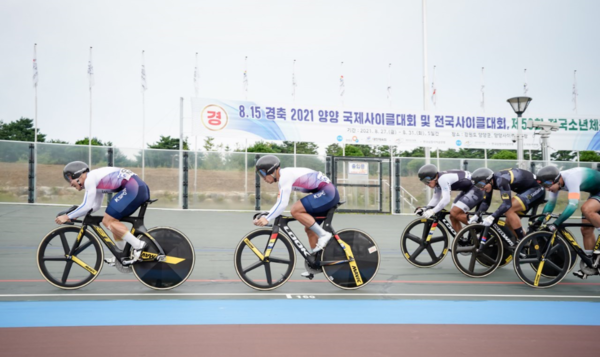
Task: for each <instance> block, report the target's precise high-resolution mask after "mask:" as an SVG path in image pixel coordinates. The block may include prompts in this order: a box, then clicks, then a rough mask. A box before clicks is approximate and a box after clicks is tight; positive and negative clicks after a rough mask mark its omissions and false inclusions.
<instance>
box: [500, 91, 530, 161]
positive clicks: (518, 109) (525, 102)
mask: <svg viewBox="0 0 600 357" xmlns="http://www.w3.org/2000/svg"><path fill="white" fill-rule="evenodd" d="M506 101H507V102H508V103H509V104H510V106H511V107H512V108H513V110H514V111H515V113H516V114H517V165H518V166H519V168H521V169H526V168H527V167H526V165H525V160H524V158H523V123H522V122H521V116H522V115H523V113H525V110H527V106H529V103H530V102H531V98H530V97H514V98H510V99H507V100H506Z"/></svg>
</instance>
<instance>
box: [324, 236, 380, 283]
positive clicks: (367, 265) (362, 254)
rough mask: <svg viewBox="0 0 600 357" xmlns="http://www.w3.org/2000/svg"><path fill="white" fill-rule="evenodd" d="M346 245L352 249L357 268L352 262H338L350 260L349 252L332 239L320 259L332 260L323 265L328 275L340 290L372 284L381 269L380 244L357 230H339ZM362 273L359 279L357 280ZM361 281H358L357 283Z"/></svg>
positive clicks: (326, 275)
mask: <svg viewBox="0 0 600 357" xmlns="http://www.w3.org/2000/svg"><path fill="white" fill-rule="evenodd" d="M337 235H338V236H339V237H340V239H341V240H342V241H344V243H345V244H347V245H348V246H349V247H350V249H351V250H352V255H353V257H354V262H355V263H356V265H354V266H355V267H356V270H354V268H353V264H352V265H351V264H350V263H342V264H335V262H338V261H340V260H347V259H348V258H347V257H346V253H345V252H344V249H342V247H341V245H340V244H341V243H338V242H337V240H335V239H332V240H330V241H329V244H327V246H326V247H325V249H323V254H322V255H321V261H322V263H323V262H330V264H331V265H323V266H322V268H323V273H324V274H325V277H326V278H327V279H328V280H329V281H330V282H331V283H332V284H333V285H335V286H337V287H338V288H341V289H358V288H362V287H363V286H365V285H367V284H368V283H370V282H371V281H372V280H373V278H374V277H375V275H377V271H378V270H379V262H380V259H381V258H380V256H379V248H378V247H377V243H375V241H374V240H373V238H371V237H370V236H369V235H368V234H367V233H365V232H363V231H359V230H357V229H343V230H341V231H339V232H337ZM358 276H360V279H358ZM357 281H358V283H357Z"/></svg>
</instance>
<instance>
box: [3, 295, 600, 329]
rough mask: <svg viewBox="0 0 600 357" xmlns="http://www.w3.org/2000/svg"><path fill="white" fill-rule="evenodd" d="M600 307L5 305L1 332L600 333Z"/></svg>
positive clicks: (217, 302) (233, 303)
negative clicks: (331, 327)
mask: <svg viewBox="0 0 600 357" xmlns="http://www.w3.org/2000/svg"><path fill="white" fill-rule="evenodd" d="M598 316H600V303H595V302H566V301H556V302H549V301H445V300H444V301H438V300H397V301H396V300H394V301H385V300H355V301H348V300H265V301H257V300H201V301H198V300H196V301H193V300H182V301H181V300H180V301H177V300H158V301H133V300H118V301H59V302H44V301H42V302H1V303H0V327H44V326H123V325H212V324H219V325H223V324H506V325H587V326H598V325H600V320H599V319H598Z"/></svg>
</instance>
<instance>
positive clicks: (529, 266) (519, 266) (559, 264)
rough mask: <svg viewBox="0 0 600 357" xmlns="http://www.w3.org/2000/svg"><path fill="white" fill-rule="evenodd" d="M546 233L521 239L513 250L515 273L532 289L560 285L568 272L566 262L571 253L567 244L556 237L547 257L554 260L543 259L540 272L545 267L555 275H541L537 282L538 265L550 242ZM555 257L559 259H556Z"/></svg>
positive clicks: (533, 234)
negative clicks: (555, 272) (550, 269)
mask: <svg viewBox="0 0 600 357" xmlns="http://www.w3.org/2000/svg"><path fill="white" fill-rule="evenodd" d="M547 233H548V232H534V233H531V234H529V235H527V236H525V238H523V239H522V240H521V241H520V242H519V244H518V245H517V248H516V249H515V253H514V256H515V259H514V263H513V266H514V268H515V273H516V274H517V276H518V277H519V279H521V281H522V282H524V283H525V284H527V285H528V286H530V287H532V288H550V287H552V286H554V285H556V284H558V283H560V282H561V281H562V280H563V279H564V277H565V276H566V275H567V273H568V272H569V265H568V262H570V261H571V251H570V250H569V248H568V243H567V242H565V240H564V239H563V238H562V237H560V236H558V235H557V236H556V238H555V239H554V245H553V247H551V251H550V254H549V255H548V256H549V257H552V256H554V259H545V262H544V266H543V267H542V272H543V271H544V269H546V267H547V266H550V267H551V268H552V269H554V270H556V271H557V274H556V275H548V274H541V272H540V276H539V278H537V279H539V280H538V281H537V282H536V277H537V271H538V270H539V269H538V267H539V264H540V262H541V261H542V255H543V254H544V252H545V251H546V248H547V247H548V243H549V242H550V241H551V240H549V239H547V237H546V234H547ZM556 257H560V260H559V259H556Z"/></svg>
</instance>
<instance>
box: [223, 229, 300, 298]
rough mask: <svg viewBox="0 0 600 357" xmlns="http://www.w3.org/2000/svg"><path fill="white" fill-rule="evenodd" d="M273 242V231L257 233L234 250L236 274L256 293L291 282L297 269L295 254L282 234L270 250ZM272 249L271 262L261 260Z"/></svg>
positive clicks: (248, 237) (258, 231) (242, 241)
mask: <svg viewBox="0 0 600 357" xmlns="http://www.w3.org/2000/svg"><path fill="white" fill-rule="evenodd" d="M270 239H271V230H270V229H264V228H262V229H257V230H255V231H252V232H250V233H249V234H248V235H246V236H245V237H244V238H243V239H242V240H241V241H240V243H239V244H238V245H237V247H236V248H235V252H234V267H235V272H236V273H237V275H238V276H239V277H240V279H241V280H242V281H243V282H244V283H245V284H246V285H248V286H249V287H251V288H253V289H256V290H273V289H276V288H278V287H280V286H281V285H283V284H285V283H286V282H287V281H288V280H289V278H290V277H291V276H292V273H293V272H294V268H295V267H296V254H295V253H294V248H293V247H292V242H290V239H289V238H288V237H287V236H286V235H285V234H283V233H282V232H279V234H278V235H277V239H276V240H275V243H274V244H273V245H272V246H271V247H269V241H270ZM269 248H270V249H271V254H270V255H269V258H268V259H264V260H261V257H264V254H265V252H266V251H267V249H269ZM255 250H256V252H255ZM257 253H258V254H260V255H261V257H259V256H258V255H257Z"/></svg>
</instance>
